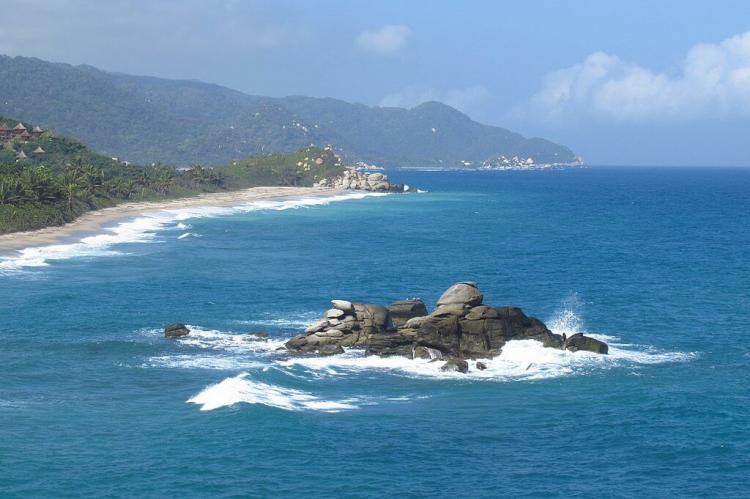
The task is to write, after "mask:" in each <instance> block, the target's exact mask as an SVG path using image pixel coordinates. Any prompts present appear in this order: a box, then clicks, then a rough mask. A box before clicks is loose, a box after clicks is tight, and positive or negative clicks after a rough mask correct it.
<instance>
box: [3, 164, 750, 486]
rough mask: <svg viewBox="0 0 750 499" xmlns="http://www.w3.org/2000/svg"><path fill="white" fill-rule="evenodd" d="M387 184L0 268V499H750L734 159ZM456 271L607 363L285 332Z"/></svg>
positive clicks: (129, 233) (749, 406) (534, 348)
mask: <svg viewBox="0 0 750 499" xmlns="http://www.w3.org/2000/svg"><path fill="white" fill-rule="evenodd" d="M389 174H390V176H391V178H392V179H393V180H395V181H398V182H403V183H407V184H409V185H413V186H416V187H418V188H419V189H421V190H423V191H425V192H420V193H413V194H412V193H410V194H392V195H382V196H365V195H362V194H352V195H345V196H339V197H336V198H334V199H325V200H320V199H302V200H296V201H289V200H287V201H279V202H267V203H256V204H253V205H248V206H244V207H238V208H233V209H232V208H221V209H212V208H205V209H198V208H192V209H189V210H173V211H171V212H160V213H157V214H153V216H144V217H139V218H138V219H135V220H129V221H126V222H123V223H120V224H117V225H115V226H112V227H108V228H107V230H106V231H104V232H103V233H102V234H94V235H90V236H88V237H86V238H85V239H83V240H81V241H70V242H69V243H65V244H61V245H57V246H55V247H47V248H41V249H30V250H26V251H24V252H23V253H22V254H21V255H20V256H17V257H12V258H9V257H4V258H3V259H2V260H0V340H1V343H0V345H1V346H0V379H2V382H1V383H0V496H2V497H28V496H35V497H66V496H85V497H102V496H105V497H271V496H273V497H304V498H318V497H404V498H411V497H472V498H489V497H592V498H599V497H748V496H750V395H749V394H750V389H749V387H750V343H749V342H748V341H746V339H747V337H748V334H750V217H749V216H748V214H750V169H741V168H734V169H732V168H645V167H631V168H626V167H618V168H614V167H590V168H583V169H567V170H554V171H525V172H409V171H392V172H389ZM463 280H471V281H475V282H477V283H478V285H479V287H480V289H481V290H482V292H483V293H484V297H485V303H488V304H491V305H495V306H501V305H515V306H519V307H521V308H523V310H524V311H525V312H526V313H527V314H528V315H532V316H535V317H538V318H540V319H541V320H543V321H545V323H546V324H547V325H548V326H549V327H550V329H552V330H553V331H554V332H557V333H562V332H565V333H567V334H568V335H570V334H572V333H574V332H586V333H587V334H591V335H595V336H596V337H598V338H602V339H604V340H605V341H607V342H608V343H609V345H610V353H609V355H606V356H599V355H595V354H590V353H586V352H577V353H570V352H563V351H558V350H552V349H545V348H542V347H541V345H539V344H537V343H535V342H533V341H523V342H511V343H509V344H508V345H506V347H505V349H504V351H503V354H502V355H501V356H500V357H498V358H496V359H493V360H492V361H489V362H488V364H489V368H488V369H487V370H486V371H476V370H472V371H470V372H469V373H468V374H465V375H463V374H460V373H443V372H441V371H440V369H439V363H428V362H426V361H422V360H416V361H415V360H407V359H400V358H398V359H397V358H388V359H381V358H375V357H366V356H364V355H363V354H362V353H361V352H356V351H352V350H350V351H348V352H346V353H345V354H342V355H338V356H334V357H328V358H290V357H288V356H286V355H285V354H284V353H283V352H281V351H279V350H277V349H278V348H279V347H280V346H281V345H283V342H284V341H285V339H288V338H290V337H291V336H293V335H295V334H298V333H299V332H301V330H302V329H304V327H305V326H306V325H307V324H309V323H311V322H313V321H315V320H316V319H317V318H318V317H319V316H320V314H322V312H323V311H324V310H325V309H326V308H328V307H329V300H330V299H333V298H338V299H347V300H351V301H354V302H367V303H382V304H387V303H389V302H391V301H394V300H397V299H403V298H408V297H421V298H423V299H424V300H425V302H426V303H427V305H428V307H430V308H431V307H433V306H434V303H435V301H436V299H437V297H438V296H439V295H440V294H441V293H442V292H443V291H444V290H445V289H446V288H448V287H449V286H450V285H451V284H453V283H454V282H457V281H463ZM172 322H184V323H186V324H189V325H190V326H191V327H192V328H193V333H192V334H191V335H190V336H188V337H186V338H182V339H178V340H168V339H165V338H164V337H163V327H164V325H166V324H168V323H172ZM258 331H263V332H267V333H269V335H270V338H269V340H268V341H259V340H257V339H256V338H255V337H254V336H252V335H250V334H249V333H252V332H258Z"/></svg>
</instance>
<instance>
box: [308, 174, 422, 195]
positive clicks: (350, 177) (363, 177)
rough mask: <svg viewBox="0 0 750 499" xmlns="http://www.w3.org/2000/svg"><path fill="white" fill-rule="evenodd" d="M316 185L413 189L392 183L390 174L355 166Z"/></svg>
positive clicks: (373, 188) (397, 189)
mask: <svg viewBox="0 0 750 499" xmlns="http://www.w3.org/2000/svg"><path fill="white" fill-rule="evenodd" d="M315 185H316V186H318V187H332V188H334V189H346V190H353V191H354V190H356V191H368V192H410V191H412V190H413V189H410V188H409V187H408V186H405V185H403V184H393V183H391V181H390V180H389V179H388V176H386V175H385V174H383V173H380V172H376V173H367V172H361V171H358V170H357V169H355V168H347V169H346V170H344V173H343V174H342V175H341V176H339V177H335V178H330V179H328V178H324V179H322V180H321V181H319V182H317V183H316V184H315Z"/></svg>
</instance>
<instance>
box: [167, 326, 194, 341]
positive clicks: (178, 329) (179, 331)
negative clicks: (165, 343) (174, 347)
mask: <svg viewBox="0 0 750 499" xmlns="http://www.w3.org/2000/svg"><path fill="white" fill-rule="evenodd" d="M189 334H190V329H188V327H187V326H186V325H185V324H169V325H168V326H166V327H165V328H164V336H165V337H166V338H179V337H181V336H187V335H189Z"/></svg>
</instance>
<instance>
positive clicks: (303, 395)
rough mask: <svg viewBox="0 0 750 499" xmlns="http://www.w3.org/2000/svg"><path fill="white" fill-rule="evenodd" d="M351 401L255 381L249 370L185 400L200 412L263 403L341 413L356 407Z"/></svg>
mask: <svg viewBox="0 0 750 499" xmlns="http://www.w3.org/2000/svg"><path fill="white" fill-rule="evenodd" d="M354 402H356V400H355V399H347V400H339V401H334V400H324V399H321V398H320V397H317V396H315V395H313V394H312V393H309V392H305V391H302V390H294V389H291V388H284V387H281V386H277V385H271V384H268V383H262V382H260V381H254V380H252V379H250V377H249V374H248V373H241V374H239V375H238V376H234V377H232V378H226V379H225V380H223V381H221V382H219V383H217V384H215V385H210V386H208V387H206V388H205V389H203V390H202V391H201V392H200V393H198V394H197V395H195V396H194V397H191V398H190V399H188V403H191V404H197V405H200V406H201V411H212V410H214V409H218V408H220V407H226V406H232V405H235V404H239V403H245V404H260V405H266V406H268V407H276V408H278V409H284V410H287V411H302V410H312V411H322V412H340V411H342V410H350V409H357V408H358V406H357V405H355V404H354Z"/></svg>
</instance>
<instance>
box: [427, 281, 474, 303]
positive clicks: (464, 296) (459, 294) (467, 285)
mask: <svg viewBox="0 0 750 499" xmlns="http://www.w3.org/2000/svg"><path fill="white" fill-rule="evenodd" d="M456 304H459V305H468V306H470V307H475V306H477V305H481V304H482V293H480V292H479V288H477V285H476V283H474V282H468V281H467V282H459V283H457V284H454V285H453V286H451V287H450V288H448V289H447V290H445V293H443V294H442V295H441V296H440V298H438V301H437V306H438V308H439V307H441V306H443V305H456Z"/></svg>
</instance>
